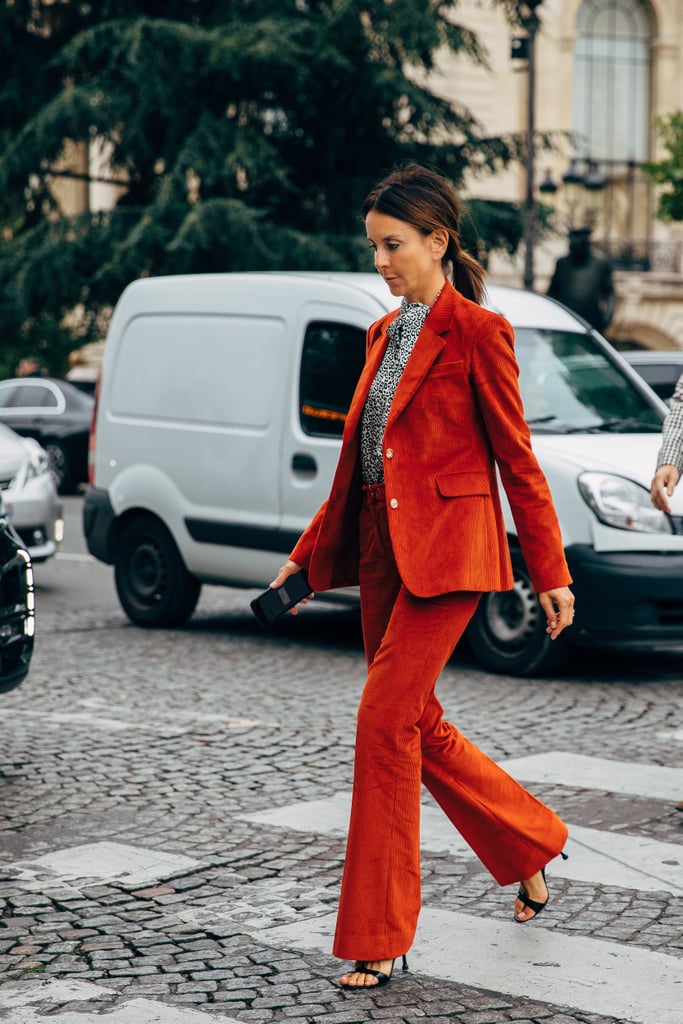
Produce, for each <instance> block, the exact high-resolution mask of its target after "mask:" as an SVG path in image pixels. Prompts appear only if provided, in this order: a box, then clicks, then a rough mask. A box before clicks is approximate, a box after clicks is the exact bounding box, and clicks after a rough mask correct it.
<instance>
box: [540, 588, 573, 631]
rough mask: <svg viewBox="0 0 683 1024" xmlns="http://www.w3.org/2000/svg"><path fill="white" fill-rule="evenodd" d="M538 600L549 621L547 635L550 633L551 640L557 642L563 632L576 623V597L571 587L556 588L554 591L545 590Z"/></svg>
mask: <svg viewBox="0 0 683 1024" xmlns="http://www.w3.org/2000/svg"><path fill="white" fill-rule="evenodd" d="M538 600H539V601H540V602H541V608H542V609H543V611H544V612H545V614H546V619H547V621H548V626H547V628H546V633H550V639H551V640H556V639H557V637H558V636H559V635H560V633H561V632H562V630H563V629H566V628H567V626H571V624H572V622H573V621H574V595H573V594H572V592H571V590H570V589H569V587H555V589H554V590H544V591H543V593H541V594H539V595H538Z"/></svg>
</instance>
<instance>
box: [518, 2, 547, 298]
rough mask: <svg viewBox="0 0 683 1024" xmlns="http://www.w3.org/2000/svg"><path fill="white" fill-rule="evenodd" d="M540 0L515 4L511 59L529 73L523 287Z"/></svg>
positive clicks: (529, 267)
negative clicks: (516, 31) (519, 31)
mask: <svg viewBox="0 0 683 1024" xmlns="http://www.w3.org/2000/svg"><path fill="white" fill-rule="evenodd" d="M542 2H543V0H524V2H520V3H518V4H517V17H518V19H519V22H520V24H521V25H522V27H523V28H524V30H525V31H526V37H525V38H524V39H513V42H512V56H513V57H514V58H519V57H521V58H526V62H527V71H528V85H527V131H526V191H525V196H524V287H525V288H526V289H528V290H529V291H531V290H533V287H534V237H535V232H536V209H535V206H534V160H535V155H536V153H535V150H536V140H535V132H536V124H535V122H536V60H535V48H536V33H537V32H538V30H539V28H540V26H541V23H540V21H539V18H538V15H537V13H536V10H537V8H538V7H540V6H541V3H542Z"/></svg>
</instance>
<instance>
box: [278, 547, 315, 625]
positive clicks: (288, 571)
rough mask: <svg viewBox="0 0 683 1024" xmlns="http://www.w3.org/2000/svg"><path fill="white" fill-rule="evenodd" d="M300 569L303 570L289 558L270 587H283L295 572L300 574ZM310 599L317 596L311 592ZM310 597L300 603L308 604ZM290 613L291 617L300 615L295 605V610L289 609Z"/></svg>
mask: <svg viewBox="0 0 683 1024" xmlns="http://www.w3.org/2000/svg"><path fill="white" fill-rule="evenodd" d="M300 568H301V566H300V565H297V564H296V562H293V561H292V560H291V558H288V559H287V561H286V562H285V564H284V565H283V566H282V567H281V568H280V571H279V572H278V574H277V576H276V577H275V579H274V580H273V582H272V583H269V584H268V585H269V586H270V587H281V586H282V584H283V583H284V582H285V581H286V580H287V578H288V577H289V576H293V575H294V573H295V572H299V570H300ZM308 597H311V598H313V597H315V594H313V593H312V592H311V593H310V594H309V595H308ZM308 597H304V598H302V600H301V601H300V602H299V603H300V604H307V602H308ZM289 613H290V615H297V614H298V609H297V606H296V605H294V607H293V608H290V609H289Z"/></svg>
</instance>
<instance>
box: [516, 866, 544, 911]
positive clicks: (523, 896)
mask: <svg viewBox="0 0 683 1024" xmlns="http://www.w3.org/2000/svg"><path fill="white" fill-rule="evenodd" d="M541 874H542V875H543V881H544V882H545V868H541ZM547 888H548V883H547V882H546V889H547ZM517 899H518V900H521V902H522V903H523V904H524V906H525V907H528V908H529V910H533V912H534V916H533V917H518V916H517V913H516V912H515V914H514V918H515V921H516V922H517V924H528V923H529V921H533V920H534V919H535V918H537V917H538V915H539V914H540V913H541V911H543V910H545V908H546V907H547V906H548V901H549V900H550V893H548V896H547V897H546V899H545V901H544V902H543V903H541V902H540V901H539V900H532V899H531V897H530V896H529V895H528V894H527V891H526V889H525V888H524V883H523V882H520V883H519V892H518V893H517Z"/></svg>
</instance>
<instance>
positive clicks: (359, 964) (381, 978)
mask: <svg viewBox="0 0 683 1024" xmlns="http://www.w3.org/2000/svg"><path fill="white" fill-rule="evenodd" d="M380 959H381V958H380ZM401 960H402V965H401V970H403V971H407V970H408V960H407V959H406V955H405V953H404V954H403V956H402V957H401ZM370 962H371V961H368V960H356V963H355V964H354V966H353V970H352V971H349V974H371V975H372V977H373V978H377V981H376V983H375V984H374V985H345V984H344V982H342V981H340V982H339V984H340V985H341V987H342V988H343V989H345V990H346V991H347V992H366V991H367V990H368V989H374V988H379V987H380V985H388V984H389V982H390V981H391V979H392V978H393V976H394V964H395V963H396V958H394V959H393V960H392V961H391V970H390V971H389V973H388V974H385V972H384V971H376V970H375V969H374V968H373V967H368V963H370Z"/></svg>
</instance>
